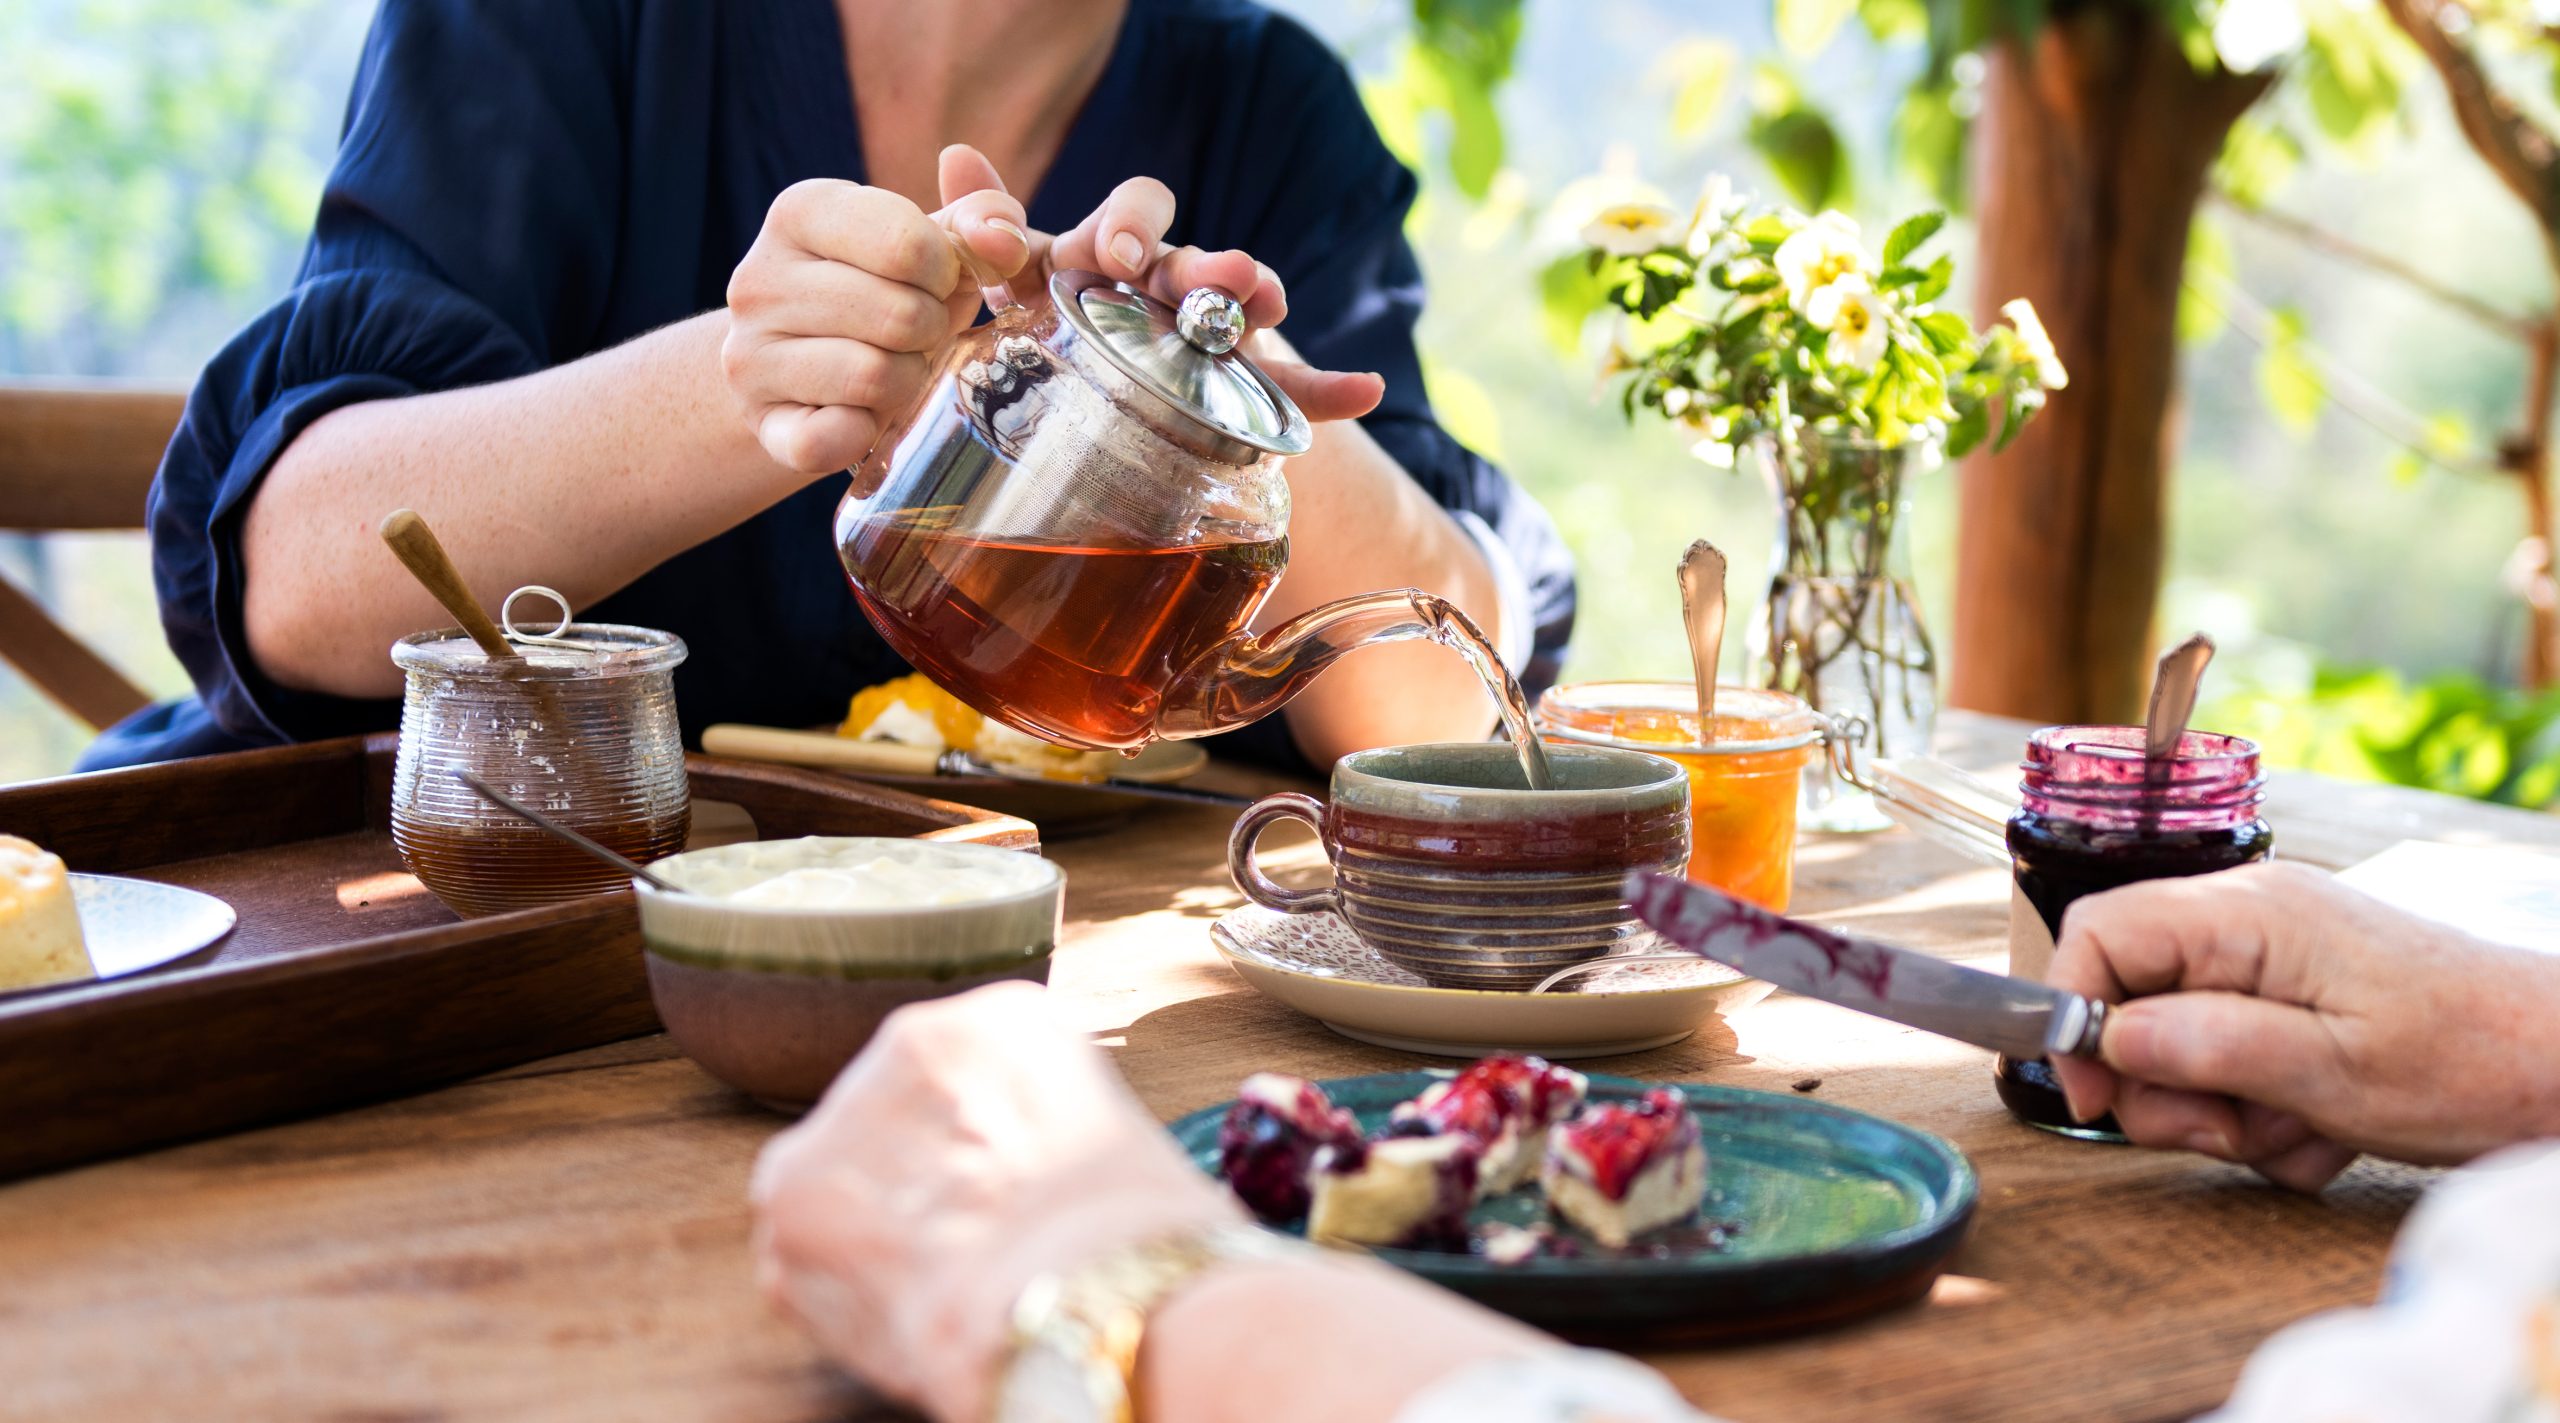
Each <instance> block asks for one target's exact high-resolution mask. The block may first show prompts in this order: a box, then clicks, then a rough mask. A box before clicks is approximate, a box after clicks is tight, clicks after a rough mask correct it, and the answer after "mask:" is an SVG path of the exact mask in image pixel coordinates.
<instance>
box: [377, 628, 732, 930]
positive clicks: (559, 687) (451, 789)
mask: <svg viewBox="0 0 2560 1423" xmlns="http://www.w3.org/2000/svg"><path fill="white" fill-rule="evenodd" d="M510 601H512V600H510ZM508 632H509V641H510V643H511V644H512V645H514V646H515V647H516V648H517V650H518V651H519V652H520V653H521V654H522V655H523V661H522V662H521V663H502V662H496V661H492V660H491V659H490V658H489V657H488V656H487V655H486V654H484V653H483V652H482V651H481V650H480V648H479V646H478V644H476V643H474V642H473V641H472V640H471V639H470V638H469V637H467V636H465V635H463V634H462V633H461V632H460V631H459V630H457V629H450V628H448V629H444V630H441V631H436V632H423V633H417V634H413V635H411V636H409V637H404V638H402V639H401V640H400V641H399V642H398V643H396V644H394V645H393V647H392V649H391V660H392V661H393V662H394V663H395V664H397V665H398V666H399V667H400V669H401V670H402V671H403V672H404V673H406V674H407V676H408V683H409V685H408V693H407V699H406V700H405V702H404V703H403V704H402V707H401V712H400V754H399V759H398V762H397V765H396V768H395V770H394V771H393V774H392V786H391V839H392V843H393V844H395V845H396V846H398V847H399V851H400V858H401V859H402V860H403V861H404V862H405V863H406V864H407V865H408V867H409V870H410V872H411V873H412V874H415V875H416V876H417V877H418V879H419V881H420V882H421V883H423V884H424V885H426V887H427V888H428V889H429V890H431V891H433V892H434V894H435V896H436V897H437V898H438V899H441V900H443V901H444V902H445V904H446V905H447V906H448V907H449V908H451V909H452V910H453V911H454V912H455V913H457V914H461V915H464V916H466V917H468V916H476V915H482V914H496V913H502V912H504V911H507V910H511V909H526V908H531V907H534V906H537V905H543V904H553V903H557V902H559V901H562V900H568V899H576V898H580V897H583V896H586V895H591V894H603V893H607V892H610V891H613V890H618V889H622V888H625V887H627V886H628V884H629V883H630V879H629V876H627V875H624V874H622V873H620V872H618V871H616V870H614V869H613V868H611V867H610V866H607V865H603V864H600V863H599V862H597V861H595V860H592V859H590V858H588V857H587V856H586V855H584V854H583V853H581V852H579V851H577V850H575V849H572V848H570V847H569V846H567V845H564V844H562V843H560V842H559V841H557V840H554V839H552V838H551V837H550V836H549V835H547V834H545V833H544V832H542V831H540V830H537V829H535V828H534V827H532V826H530V825H527V824H525V823H524V822H523V821H521V820H518V819H516V818H515V817H514V816H512V815H511V814H509V813H508V812H506V811H504V810H501V809H499V808H498V807H497V806H494V805H491V804H490V803H489V802H487V801H486V800H483V799H482V798H481V797H480V795H479V793H478V792H476V791H474V790H472V789H471V788H470V787H469V786H467V785H464V784H463V783H462V782H461V781H459V780H457V779H455V777H454V775H453V772H454V771H455V770H457V769H460V770H467V771H470V772H472V773H474V774H476V775H478V776H479V777H481V778H482V779H484V780H485V781H487V782H488V783H489V784H490V785H491V786H493V787H495V788H496V789H498V790H501V791H504V792H506V793H507V794H508V795H509V796H511V797H513V798H515V799H516V800H519V801H521V802H523V803H524V804H526V805H529V806H531V807H533V808H534V809H536V810H540V811H544V812H547V813H548V814H550V815H551V816H552V817H554V818H555V819H557V820H559V821H560V822H561V823H562V824H564V825H567V826H568V827H569V828H570V829H573V830H576V831H578V832H580V833H581V834H584V835H586V836H588V837H589V838H591V839H593V840H596V841H597V842H599V843H601V844H603V845H604V846H606V847H607V848H609V849H612V850H616V851H619V852H620V853H621V854H623V855H624V856H626V857H628V858H630V859H633V860H636V861H638V862H640V863H642V864H647V863H648V862H649V861H651V860H655V859H658V858H660V857H661V856H665V855H671V854H674V853H675V852H677V851H678V850H681V849H683V848H684V843H685V836H686V834H687V832H688V831H689V830H690V829H691V825H692V805H691V800H690V798H689V792H688V787H687V783H686V779H685V764H684V739H683V734H682V732H681V731H680V730H679V729H678V726H677V723H676V700H675V680H674V673H675V668H676V666H677V664H679V663H681V662H683V661H684V658H685V645H684V642H683V640H682V639H680V638H678V637H676V636H674V635H673V634H671V633H665V632H659V631H656V630H654V629H651V628H639V627H623V626H618V625H615V624H609V623H571V622H566V621H565V615H564V621H563V622H562V624H561V625H560V626H559V627H557V628H555V629H554V630H552V631H551V632H549V633H544V634H537V635H525V634H519V633H517V632H516V630H515V628H514V626H513V624H512V623H510V624H509V627H508Z"/></svg>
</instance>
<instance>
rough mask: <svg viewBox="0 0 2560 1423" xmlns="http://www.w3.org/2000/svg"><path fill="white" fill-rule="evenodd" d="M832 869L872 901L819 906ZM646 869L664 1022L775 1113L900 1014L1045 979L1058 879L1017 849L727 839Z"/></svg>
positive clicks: (651, 953)
mask: <svg viewBox="0 0 2560 1423" xmlns="http://www.w3.org/2000/svg"><path fill="white" fill-rule="evenodd" d="M830 871H847V872H852V873H853V874H854V875H856V876H858V877H860V878H862V879H865V880H867V881H869V882H870V883H871V885H872V886H873V889H872V892H870V893H868V894H864V895H855V896H839V897H838V899H837V900H836V901H835V902H829V894H830V892H831V891H839V890H841V889H842V888H843V886H841V885H831V884H828V883H826V882H825V881H827V880H828V879H829V878H830V876H829V875H828V874H827V872H830ZM649 872H650V873H651V874H653V875H656V876H657V877H658V878H660V879H662V880H665V881H667V882H668V883H669V884H671V885H673V886H675V890H674V892H672V893H670V892H667V891H663V890H658V889H654V888H651V887H650V886H648V885H646V884H635V885H634V886H633V888H634V890H635V891H636V892H637V893H638V895H639V899H640V935H641V938H642V940H643V941H644V943H645V945H646V951H647V960H648V969H649V992H650V996H651V997H652V998H653V999H655V1001H656V1003H657V1008H658V1018H659V1020H660V1021H661V1022H663V1023H665V1024H666V1028H667V1032H668V1033H669V1034H670V1035H671V1036H673V1037H674V1038H675V1040H676V1045H677V1046H678V1047H681V1048H683V1049H684V1051H685V1054H686V1055H687V1056H688V1057H691V1058H692V1059H693V1060H694V1061H695V1062H697V1063H699V1064H700V1065H701V1066H702V1068H703V1070H704V1071H706V1072H709V1073H710V1074H711V1075H712V1076H714V1077H717V1078H719V1079H720V1080H721V1081H723V1082H726V1083H728V1084H729V1085H731V1086H733V1087H736V1088H738V1089H739V1090H741V1091H743V1092H745V1093H747V1094H748V1095H749V1096H751V1097H754V1098H755V1099H756V1100H758V1101H760V1102H763V1103H765V1104H766V1105H767V1106H770V1107H774V1108H776V1109H778V1110H782V1111H799V1110H802V1109H805V1108H806V1107H807V1106H808V1105H809V1104H810V1103H812V1102H815V1101H816V1100H817V1099H818V1097H819V1096H820V1095H821V1094H823V1093H824V1092H825V1091H826V1090H827V1084H828V1083H830V1082H832V1081H834V1080H835V1076H836V1074H837V1073H838V1072H840V1071H842V1070H843V1069H844V1065H845V1064H846V1063H847V1062H850V1061H852V1060H853V1056H854V1054H855V1053H858V1052H860V1051H861V1050H862V1046H863V1044H865V1043H867V1042H869V1041H870V1040H871V1035H872V1033H873V1032H875V1031H876V1030H878V1028H879V1026H880V1020H881V1019H883V1018H886V1017H887V1016H888V1015H889V1014H890V1013H891V1012H893V1011H894V1010H896V1009H897V1008H899V1007H901V1006H903V1005H905V1004H908V1003H913V1002H916V1001H917V1000H919V999H925V998H939V997H942V996H944V995H947V994H952V993H960V992H964V991H966V990H968V989H971V988H974V987H977V986H978V985H979V984H982V983H993V982H995V981H997V980H999V979H1008V978H1021V979H1029V980H1031V981H1033V982H1035V983H1045V982H1047V981H1048V977H1049V955H1050V953H1051V951H1052V950H1053V949H1054V948H1055V947H1056V945H1057V941H1058V922H1059V919H1058V916H1059V910H1060V902H1061V899H1062V891H1063V889H1064V887H1065V884H1066V876H1065V875H1064V874H1063V873H1062V872H1060V870H1059V869H1058V867H1057V866H1056V865H1053V864H1051V863H1049V862H1048V861H1047V860H1044V859H1042V858H1040V857H1039V856H1038V855H1036V854H1031V853H1027V852H1025V851H1021V850H1004V849H998V848H996V847H994V846H989V845H962V844H940V843H936V842H933V841H928V840H904V839H891V838H886V837H880V836H823V835H812V836H808V837H806V838H803V839H798V840H766V841H757V842H752V843H748V844H740V845H722V846H718V847H716V848H713V849H708V850H694V851H689V852H687V853H685V854H681V855H671V856H669V857H667V858H666V859H663V860H659V861H657V862H656V863H654V864H652V865H651V866H650V867H649ZM795 872H797V873H795ZM811 872H815V873H814V874H813V873H811ZM786 876H788V877H791V878H790V879H788V880H786V881H785V883H784V884H781V885H776V884H774V883H773V882H774V881H777V880H785V877H786ZM813 879H814V880H816V881H819V882H818V883H815V884H806V883H804V882H805V881H810V880H813ZM759 886H767V887H768V888H765V889H763V890H761V891H759V890H758V887H759ZM796 890H805V891H806V892H805V893H793V891H796ZM741 895H744V896H746V897H745V899H743V900H742V899H741V898H740V897H739V896H741ZM768 896H773V897H777V898H779V899H780V901H781V902H758V901H759V900H760V899H763V898H765V897H768ZM846 899H861V900H868V901H870V902H844V901H845V900H846ZM892 900H895V901H899V902H884V901H892Z"/></svg>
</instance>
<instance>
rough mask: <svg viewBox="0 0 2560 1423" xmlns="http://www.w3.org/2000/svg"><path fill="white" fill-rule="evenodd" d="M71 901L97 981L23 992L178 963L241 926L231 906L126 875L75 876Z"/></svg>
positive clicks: (49, 985) (122, 975)
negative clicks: (74, 907)
mask: <svg viewBox="0 0 2560 1423" xmlns="http://www.w3.org/2000/svg"><path fill="white" fill-rule="evenodd" d="M71 902H72V903H73V904H74V905H76V906H78V908H79V910H80V937H81V938H83V939H85V940H87V941H88V945H89V962H90V963H91V964H93V965H95V966H96V968H97V970H98V977H97V978H83V979H74V980H73V981H71V982H69V983H48V984H45V985H43V987H42V988H34V989H25V990H20V991H23V992H30V993H40V992H42V991H44V989H45V988H77V987H79V986H80V985H81V984H84V983H95V982H97V981H98V980H99V979H106V978H122V977H124V976H125V975H126V974H129V973H140V972H142V971H143V970H144V969H149V968H158V967H160V966H161V965H163V964H168V963H175V962H177V961H178V960H179V959H182V958H185V957H186V956H187V955H189V954H192V953H195V952H196V951H198V950H200V949H203V948H205V947H207V946H209V945H211V944H212V943H214V942H215V941H216V940H218V939H220V938H221V937H222V936H223V935H225V934H228V933H230V932H231V930H232V927H233V926H234V925H236V924H238V923H239V922H240V916H239V915H237V914H235V913H233V912H232V910H231V906H230V905H228V904H225V903H223V902H222V901H221V900H219V899H216V898H214V897H213V896H212V895H209V894H203V893H199V892H197V891H195V890H192V889H182V888H180V887H179V886H177V885H174V884H160V883H157V882H156V881H153V880H147V879H127V878H125V877H124V876H122V875H80V874H75V875H73V876H71Z"/></svg>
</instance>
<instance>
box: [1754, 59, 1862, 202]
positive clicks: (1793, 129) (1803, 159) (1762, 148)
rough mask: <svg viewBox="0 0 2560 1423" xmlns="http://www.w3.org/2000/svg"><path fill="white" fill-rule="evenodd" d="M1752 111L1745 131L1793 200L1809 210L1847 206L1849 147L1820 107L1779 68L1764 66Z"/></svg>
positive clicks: (1758, 81) (1757, 75)
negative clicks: (1799, 89) (1816, 106)
mask: <svg viewBox="0 0 2560 1423" xmlns="http://www.w3.org/2000/svg"><path fill="white" fill-rule="evenodd" d="M1752 90H1753V93H1752V105H1753V109H1754V113H1753V115H1752V119H1751V126H1750V128H1749V130H1748V131H1747V133H1746V135H1745V136H1746V137H1747V138H1748V139H1749V140H1750V142H1751V146H1752V147H1753V148H1754V149H1756V150H1758V152H1759V154H1760V157H1761V158H1762V160H1763V161H1765V162H1767V163H1768V165H1769V170H1770V171H1771V172H1772V173H1774V174H1776V175H1777V178H1778V182H1779V184H1780V185H1781V186H1782V187H1784V188H1785V189H1786V190H1787V195H1788V196H1789V197H1790V198H1793V199H1794V200H1795V202H1796V204H1797V205H1798V206H1800V207H1802V208H1804V209H1806V210H1807V211H1809V212H1820V211H1822V210H1823V209H1825V208H1834V207H1842V206H1846V205H1847V203H1848V198H1849V157H1848V149H1847V148H1846V147H1845V146H1844V145H1843V144H1842V143H1841V142H1840V134H1839V131H1838V130H1837V129H1835V128H1833V127H1832V124H1831V120H1830V119H1829V118H1827V117H1825V116H1824V114H1823V113H1822V111H1821V110H1819V109H1816V108H1814V107H1813V106H1812V105H1810V104H1808V103H1806V102H1805V101H1804V99H1803V96H1802V95H1800V94H1798V93H1797V92H1796V87H1795V82H1794V81H1793V80H1791V79H1789V78H1787V77H1786V75H1785V73H1784V72H1783V71H1780V70H1777V69H1775V68H1773V67H1771V66H1769V65H1762V66H1761V67H1760V70H1759V72H1758V74H1756V75H1755V76H1754V82H1753V84H1752Z"/></svg>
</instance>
